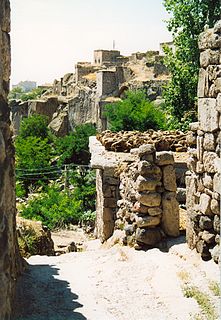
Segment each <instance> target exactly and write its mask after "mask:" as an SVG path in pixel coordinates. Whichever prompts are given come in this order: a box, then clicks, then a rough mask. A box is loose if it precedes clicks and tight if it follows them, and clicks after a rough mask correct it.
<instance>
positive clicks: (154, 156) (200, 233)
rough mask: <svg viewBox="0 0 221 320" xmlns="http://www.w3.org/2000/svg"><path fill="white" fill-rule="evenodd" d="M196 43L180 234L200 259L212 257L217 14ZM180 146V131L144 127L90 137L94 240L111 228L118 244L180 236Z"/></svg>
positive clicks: (220, 93) (219, 90)
mask: <svg viewBox="0 0 221 320" xmlns="http://www.w3.org/2000/svg"><path fill="white" fill-rule="evenodd" d="M199 49H200V71H199V83H198V122H196V123H192V124H191V125H190V129H191V131H190V132H189V134H188V136H187V139H186V142H187V144H188V145H189V148H188V153H189V156H188V160H187V166H188V171H187V172H186V187H187V194H186V209H187V225H186V237H187V243H188V245H189V247H190V248H191V249H196V250H197V252H199V253H200V255H201V257H202V258H203V259H204V260H209V259H211V258H213V260H214V261H215V262H218V261H219V259H220V194H221V159H220V156H221V154H220V152H221V131H220V129H221V21H218V22H217V23H216V24H215V26H214V28H213V29H208V30H206V31H205V32H203V33H202V34H201V35H200V37H199ZM161 134H162V136H161ZM171 138H172V139H171ZM177 138H178V139H177ZM176 140H177V141H176ZM171 141H172V144H171V145H170V142H171ZM175 141H176V142H175ZM183 143H184V144H183ZM184 145H185V137H183V136H182V135H181V136H180V137H177V135H174V136H173V137H172V133H171V132H170V133H167V132H164V133H157V132H152V131H151V130H150V133H144V134H142V133H137V132H124V133H122V132H120V133H111V132H108V131H107V132H103V133H102V134H100V135H99V136H98V139H96V138H95V137H91V139H90V150H91V155H92V157H91V165H92V167H93V168H94V169H96V172H97V178H96V185H97V221H96V232H97V236H98V237H99V238H100V240H101V241H106V240H107V239H109V238H110V237H111V236H112V235H113V234H114V232H115V233H116V231H118V237H119V238H120V239H121V240H122V242H123V243H124V244H127V245H130V246H133V247H135V248H140V247H141V248H142V247H143V246H145V245H147V246H160V245H162V241H163V240H164V239H166V238H167V237H170V236H174V237H176V236H178V235H179V210H180V209H179V204H178V201H177V200H179V196H178V193H177V184H176V181H177V174H178V171H176V169H177V165H176V161H174V156H175V153H174V154H173V153H171V151H170V150H172V151H176V152H180V151H182V146H184Z"/></svg>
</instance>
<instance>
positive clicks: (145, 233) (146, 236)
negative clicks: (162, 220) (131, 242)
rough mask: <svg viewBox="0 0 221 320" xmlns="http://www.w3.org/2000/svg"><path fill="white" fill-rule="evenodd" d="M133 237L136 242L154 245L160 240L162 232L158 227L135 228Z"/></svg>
mask: <svg viewBox="0 0 221 320" xmlns="http://www.w3.org/2000/svg"><path fill="white" fill-rule="evenodd" d="M135 238H136V241H137V242H138V243H141V244H145V245H149V246H154V245H156V244H157V243H159V242H160V241H161V240H162V234H161V231H160V229H159V228H151V229H141V228H137V230H136V236H135Z"/></svg>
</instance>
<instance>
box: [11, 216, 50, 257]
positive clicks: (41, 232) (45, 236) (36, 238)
mask: <svg viewBox="0 0 221 320" xmlns="http://www.w3.org/2000/svg"><path fill="white" fill-rule="evenodd" d="M17 234H18V243H19V249H20V252H21V255H22V256H23V257H29V256H31V255H48V256H53V255H54V254H55V252H54V242H53V240H52V238H51V232H50V231H49V230H48V229H47V227H44V226H43V225H42V223H41V222H40V221H32V220H27V219H23V218H21V217H17Z"/></svg>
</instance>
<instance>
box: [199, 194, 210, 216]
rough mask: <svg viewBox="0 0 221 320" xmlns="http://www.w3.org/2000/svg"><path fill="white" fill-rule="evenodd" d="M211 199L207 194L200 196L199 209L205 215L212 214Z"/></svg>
mask: <svg viewBox="0 0 221 320" xmlns="http://www.w3.org/2000/svg"><path fill="white" fill-rule="evenodd" d="M210 203H211V198H210V196H208V195H207V194H205V193H202V194H201V196H200V203H199V209H200V211H201V212H202V213H203V214H207V215H209V214H211V208H210Z"/></svg>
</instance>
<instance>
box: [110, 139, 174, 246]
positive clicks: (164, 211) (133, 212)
mask: <svg viewBox="0 0 221 320" xmlns="http://www.w3.org/2000/svg"><path fill="white" fill-rule="evenodd" d="M132 152H135V153H137V154H138V159H137V161H135V162H132V163H127V164H126V163H125V164H122V165H121V168H120V170H122V172H121V173H120V187H119V188H120V197H121V198H120V199H119V200H118V202H117V204H118V211H117V214H116V216H117V220H116V222H115V228H117V229H123V230H125V238H124V242H125V244H128V245H135V247H136V246H141V247H142V246H143V245H147V246H155V245H157V244H159V243H160V242H161V240H162V239H163V238H165V237H166V236H174V237H176V236H178V235H179V205H178V202H177V200H176V190H177V186H176V176H175V170H174V165H173V164H174V158H173V155H172V153H170V152H166V151H161V152H156V150H155V147H154V146H153V145H151V144H146V145H142V146H141V147H140V148H139V149H137V150H136V149H135V150H132Z"/></svg>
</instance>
